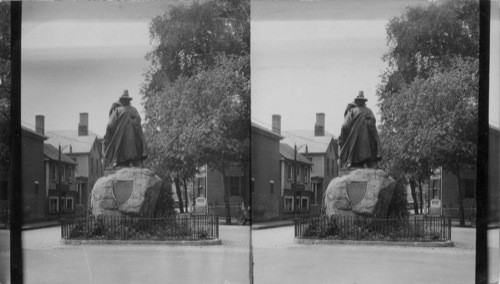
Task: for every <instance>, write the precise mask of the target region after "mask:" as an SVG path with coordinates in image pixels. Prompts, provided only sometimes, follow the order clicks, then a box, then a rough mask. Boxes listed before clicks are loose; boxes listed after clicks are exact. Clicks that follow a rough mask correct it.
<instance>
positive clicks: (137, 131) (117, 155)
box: [104, 90, 147, 167]
mask: <svg viewBox="0 0 500 284" xmlns="http://www.w3.org/2000/svg"><path fill="white" fill-rule="evenodd" d="M131 100H132V98H131V97H129V95H128V91H127V90H125V91H124V92H123V95H122V96H121V97H120V99H119V101H118V102H114V103H113V105H112V106H111V110H110V111H109V122H108V125H107V127H106V135H105V136H104V148H105V154H104V159H105V162H106V166H108V165H110V166H112V167H129V166H130V164H132V165H133V166H134V167H142V163H143V160H144V159H146V157H147V154H146V143H145V141H144V133H143V132H142V126H141V117H140V115H139V112H138V111H137V109H136V108H135V107H133V106H131V105H130V101H131Z"/></svg>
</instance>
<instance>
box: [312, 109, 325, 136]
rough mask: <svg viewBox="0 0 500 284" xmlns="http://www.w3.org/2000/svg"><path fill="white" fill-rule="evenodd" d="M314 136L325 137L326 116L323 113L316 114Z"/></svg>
mask: <svg viewBox="0 0 500 284" xmlns="http://www.w3.org/2000/svg"><path fill="white" fill-rule="evenodd" d="M314 136H325V114H324V113H322V112H319V113H316V124H315V125H314Z"/></svg>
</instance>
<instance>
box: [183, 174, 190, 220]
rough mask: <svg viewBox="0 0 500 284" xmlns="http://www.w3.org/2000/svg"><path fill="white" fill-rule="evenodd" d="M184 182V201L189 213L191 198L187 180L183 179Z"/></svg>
mask: <svg viewBox="0 0 500 284" xmlns="http://www.w3.org/2000/svg"><path fill="white" fill-rule="evenodd" d="M182 181H183V182H184V200H186V212H189V204H188V203H189V198H188V187H187V182H186V178H182Z"/></svg>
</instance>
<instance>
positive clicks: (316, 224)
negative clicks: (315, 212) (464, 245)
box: [294, 216, 451, 241]
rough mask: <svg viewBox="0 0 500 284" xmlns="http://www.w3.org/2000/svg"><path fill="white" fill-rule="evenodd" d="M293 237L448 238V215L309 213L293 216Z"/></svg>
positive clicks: (449, 228)
mask: <svg viewBox="0 0 500 284" xmlns="http://www.w3.org/2000/svg"><path fill="white" fill-rule="evenodd" d="M294 223H295V237H296V238H330V239H346V240H348V239H351V240H384V241H449V240H451V219H450V218H446V217H442V216H426V217H410V218H408V219H374V218H366V217H351V216H332V217H326V216H313V217H300V218H295V219H294Z"/></svg>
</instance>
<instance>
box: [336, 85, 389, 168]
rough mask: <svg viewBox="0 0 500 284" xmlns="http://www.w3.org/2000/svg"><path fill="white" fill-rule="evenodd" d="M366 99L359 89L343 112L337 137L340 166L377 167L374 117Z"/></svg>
mask: <svg viewBox="0 0 500 284" xmlns="http://www.w3.org/2000/svg"><path fill="white" fill-rule="evenodd" d="M366 101H367V99H366V98H365V97H364V94H363V91H360V92H359V95H358V96H357V97H356V98H355V99H354V103H349V104H348V105H347V108H346V110H345V112H344V123H343V124H342V130H341V134H340V137H339V145H340V163H341V164H340V166H341V167H343V168H349V167H355V168H363V167H365V166H366V167H368V168H377V161H379V160H380V159H381V156H380V140H379V137H378V132H377V126H376V119H375V116H374V115H373V112H372V111H371V109H369V108H368V107H366V105H365V103H366Z"/></svg>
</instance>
